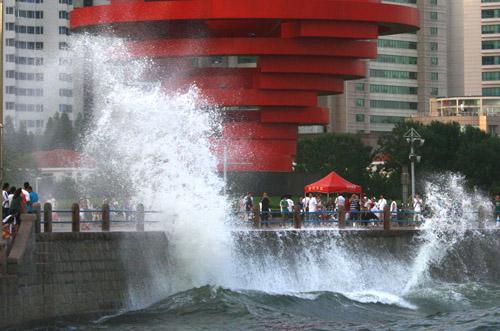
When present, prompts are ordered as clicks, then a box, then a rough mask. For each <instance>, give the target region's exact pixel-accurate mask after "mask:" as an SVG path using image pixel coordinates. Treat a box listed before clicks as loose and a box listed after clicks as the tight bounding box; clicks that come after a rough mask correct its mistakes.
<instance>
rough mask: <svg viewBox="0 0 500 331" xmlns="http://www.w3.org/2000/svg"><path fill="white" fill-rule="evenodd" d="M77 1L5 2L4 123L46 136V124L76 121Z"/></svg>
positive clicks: (16, 0) (15, 0)
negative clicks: (71, 45)
mask: <svg viewBox="0 0 500 331" xmlns="http://www.w3.org/2000/svg"><path fill="white" fill-rule="evenodd" d="M72 9H73V3H72V0H45V1H44V0H4V31H5V32H4V73H3V74H4V91H3V93H4V105H3V106H4V117H6V116H10V117H11V118H12V119H13V121H14V125H15V126H16V127H19V126H20V125H21V124H24V125H26V128H27V129H28V131H30V132H34V133H41V132H43V130H44V127H45V125H46V123H47V119H48V118H49V117H50V116H53V115H54V114H55V113H57V112H59V113H67V114H68V115H69V117H70V119H74V116H75V112H76V111H75V109H74V106H73V103H74V102H73V77H72V63H71V61H72V59H71V58H70V56H68V55H67V54H65V53H66V52H65V51H66V50H67V49H68V38H69V12H70V11H71V10H72Z"/></svg>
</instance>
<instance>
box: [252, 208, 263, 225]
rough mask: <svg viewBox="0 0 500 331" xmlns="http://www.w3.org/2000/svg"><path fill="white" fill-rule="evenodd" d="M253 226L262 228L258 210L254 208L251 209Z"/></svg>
mask: <svg viewBox="0 0 500 331" xmlns="http://www.w3.org/2000/svg"><path fill="white" fill-rule="evenodd" d="M253 226H254V227H255V228H260V227H261V226H262V220H261V219H260V208H259V206H255V207H254V208H253Z"/></svg>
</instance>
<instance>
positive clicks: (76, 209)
mask: <svg viewBox="0 0 500 331" xmlns="http://www.w3.org/2000/svg"><path fill="white" fill-rule="evenodd" d="M71 231H72V232H80V206H79V205H78V204H77V203H74V204H73V205H72V206H71Z"/></svg>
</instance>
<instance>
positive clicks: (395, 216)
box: [389, 199, 403, 226]
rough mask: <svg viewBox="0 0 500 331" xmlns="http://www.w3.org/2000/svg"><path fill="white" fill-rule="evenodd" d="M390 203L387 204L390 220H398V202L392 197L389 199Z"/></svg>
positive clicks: (400, 223) (401, 223) (400, 224)
mask: <svg viewBox="0 0 500 331" xmlns="http://www.w3.org/2000/svg"><path fill="white" fill-rule="evenodd" d="M390 200H391V204H390V205H389V211H390V213H391V221H393V222H395V221H397V220H398V203H397V202H396V200H394V199H390ZM398 224H399V226H402V225H403V222H399V223H398Z"/></svg>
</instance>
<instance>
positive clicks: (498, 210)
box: [495, 195, 500, 226]
mask: <svg viewBox="0 0 500 331" xmlns="http://www.w3.org/2000/svg"><path fill="white" fill-rule="evenodd" d="M495 218H496V221H497V226H500V195H497V196H496V197H495Z"/></svg>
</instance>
